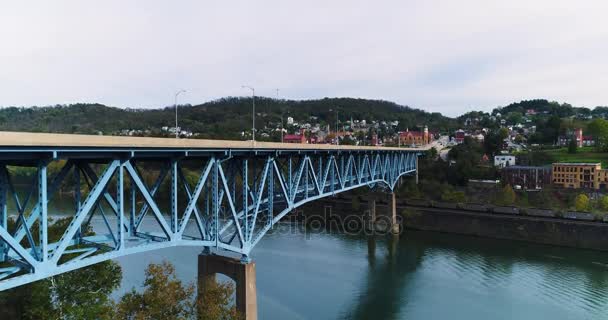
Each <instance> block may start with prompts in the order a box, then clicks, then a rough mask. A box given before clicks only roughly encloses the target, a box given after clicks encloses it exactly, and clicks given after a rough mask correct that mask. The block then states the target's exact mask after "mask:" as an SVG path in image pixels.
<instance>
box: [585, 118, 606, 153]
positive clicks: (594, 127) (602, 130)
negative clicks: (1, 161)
mask: <svg viewBox="0 0 608 320" xmlns="http://www.w3.org/2000/svg"><path fill="white" fill-rule="evenodd" d="M587 130H589V132H590V133H591V135H592V136H593V138H594V139H595V147H596V149H597V150H598V151H608V121H606V120H604V119H601V118H597V119H594V120H593V121H591V123H589V126H587Z"/></svg>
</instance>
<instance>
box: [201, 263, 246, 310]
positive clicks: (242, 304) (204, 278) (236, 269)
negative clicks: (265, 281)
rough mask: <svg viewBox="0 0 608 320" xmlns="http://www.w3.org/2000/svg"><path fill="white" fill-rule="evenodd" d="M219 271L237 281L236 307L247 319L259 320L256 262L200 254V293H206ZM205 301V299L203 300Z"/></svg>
mask: <svg viewBox="0 0 608 320" xmlns="http://www.w3.org/2000/svg"><path fill="white" fill-rule="evenodd" d="M218 273H221V274H224V275H226V276H228V277H230V278H231V279H232V280H234V282H235V283H236V286H235V287H236V309H237V311H238V312H239V313H240V314H241V315H243V316H244V319H246V320H257V318H258V305H257V290H256V272H255V262H253V261H252V262H249V263H243V262H242V261H240V260H238V259H234V258H229V257H224V256H219V255H212V254H200V255H199V256H198V294H199V296H203V297H204V296H205V295H204V293H205V291H206V290H208V289H209V286H210V285H212V284H213V282H215V281H216V275H217V274H218ZM202 303H205V301H202Z"/></svg>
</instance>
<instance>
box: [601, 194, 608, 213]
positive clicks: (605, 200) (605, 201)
mask: <svg viewBox="0 0 608 320" xmlns="http://www.w3.org/2000/svg"><path fill="white" fill-rule="evenodd" d="M600 208H601V209H602V210H606V211H608V196H602V197H601V198H600Z"/></svg>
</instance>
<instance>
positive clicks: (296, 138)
mask: <svg viewBox="0 0 608 320" xmlns="http://www.w3.org/2000/svg"><path fill="white" fill-rule="evenodd" d="M305 133H306V132H305V130H304V129H300V133H299V134H286V135H285V136H283V142H284V143H307V141H306V134H305Z"/></svg>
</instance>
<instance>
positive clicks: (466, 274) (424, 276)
mask: <svg viewBox="0 0 608 320" xmlns="http://www.w3.org/2000/svg"><path fill="white" fill-rule="evenodd" d="M366 242H367V246H368V248H367V249H368V251H367V260H368V264H369V269H368V272H367V273H366V274H365V275H364V276H362V279H363V281H362V283H363V285H362V287H361V289H360V291H359V293H358V294H357V296H356V298H355V299H354V301H353V303H351V304H350V307H349V308H347V310H346V311H343V312H342V313H341V316H340V318H343V319H421V318H447V317H450V318H452V319H487V318H493V319H511V318H522V317H523V318H539V317H540V318H553V319H604V318H605V314H606V311H608V300H607V297H608V286H606V285H607V284H608V272H607V271H608V268H607V267H606V265H605V262H606V261H607V260H608V256H607V255H606V254H605V253H599V252H593V251H584V250H579V251H576V250H572V249H564V248H556V247H549V246H541V245H531V244H526V243H520V242H510V241H499V240H491V239H480V238H473V237H461V236H455V235H447V234H436V233H420V232H411V231H410V232H408V234H406V235H404V236H403V237H402V238H401V239H394V238H392V237H385V238H374V237H369V238H367V239H366ZM381 247H383V248H384V250H381V249H380V248H381ZM596 260H601V261H603V262H599V261H596ZM439 306H441V307H439Z"/></svg>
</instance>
